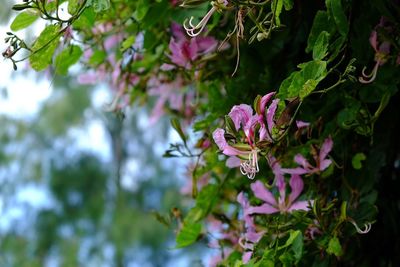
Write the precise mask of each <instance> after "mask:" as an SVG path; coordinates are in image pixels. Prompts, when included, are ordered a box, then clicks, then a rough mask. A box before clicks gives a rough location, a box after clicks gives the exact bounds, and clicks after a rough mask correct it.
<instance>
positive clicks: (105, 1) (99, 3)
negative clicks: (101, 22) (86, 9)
mask: <svg viewBox="0 0 400 267" xmlns="http://www.w3.org/2000/svg"><path fill="white" fill-rule="evenodd" d="M86 6H92V7H93V9H94V11H95V12H96V13H99V12H102V11H106V10H107V9H109V8H110V0H88V1H87V3H86Z"/></svg>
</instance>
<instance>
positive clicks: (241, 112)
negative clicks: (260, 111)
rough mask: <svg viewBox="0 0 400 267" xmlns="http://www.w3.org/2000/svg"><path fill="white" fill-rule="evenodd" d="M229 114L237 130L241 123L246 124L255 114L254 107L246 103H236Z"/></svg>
mask: <svg viewBox="0 0 400 267" xmlns="http://www.w3.org/2000/svg"><path fill="white" fill-rule="evenodd" d="M228 115H229V117H231V119H232V121H233V123H234V124H235V128H236V130H239V128H240V125H241V124H242V125H243V126H244V125H246V124H247V122H248V121H249V120H250V119H251V117H252V116H253V109H252V107H251V106H249V105H246V104H240V105H235V106H233V107H232V109H231V111H230V112H229V114H228Z"/></svg>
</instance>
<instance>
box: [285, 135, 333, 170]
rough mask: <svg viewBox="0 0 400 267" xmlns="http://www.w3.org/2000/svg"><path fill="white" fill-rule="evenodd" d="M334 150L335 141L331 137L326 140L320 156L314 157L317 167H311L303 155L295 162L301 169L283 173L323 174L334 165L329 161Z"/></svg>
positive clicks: (296, 157)
mask: <svg viewBox="0 0 400 267" xmlns="http://www.w3.org/2000/svg"><path fill="white" fill-rule="evenodd" d="M332 148H333V140H332V138H331V137H330V136H329V137H328V138H326V139H325V141H324V143H323V144H322V146H321V149H320V151H319V153H318V155H317V154H316V155H314V160H315V162H316V166H313V165H311V164H310V163H309V162H308V160H307V159H306V158H305V157H304V156H303V155H301V154H297V155H296V156H295V157H294V161H295V162H296V163H297V164H299V165H300V166H301V167H297V168H294V169H282V171H283V172H284V173H289V174H300V175H301V174H314V173H321V172H322V171H324V170H325V169H326V168H328V167H329V166H330V165H331V164H332V160H330V159H327V157H328V154H329V152H330V151H331V150H332Z"/></svg>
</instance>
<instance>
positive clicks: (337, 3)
mask: <svg viewBox="0 0 400 267" xmlns="http://www.w3.org/2000/svg"><path fill="white" fill-rule="evenodd" d="M330 11H331V14H332V16H333V20H334V21H335V23H336V27H337V29H338V31H339V33H340V34H341V35H343V36H346V35H347V33H348V32H349V24H348V22H347V18H346V15H345V13H344V10H343V7H342V0H330Z"/></svg>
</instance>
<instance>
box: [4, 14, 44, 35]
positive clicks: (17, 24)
mask: <svg viewBox="0 0 400 267" xmlns="http://www.w3.org/2000/svg"><path fill="white" fill-rule="evenodd" d="M37 19H38V15H37V14H35V13H33V12H31V11H24V12H21V13H19V14H18V16H16V17H15V19H14V20H13V22H12V23H11V25H10V28H11V30H13V31H19V30H22V29H25V28H26V27H28V26H29V25H31V24H32V23H34V22H35V21H36V20H37Z"/></svg>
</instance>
